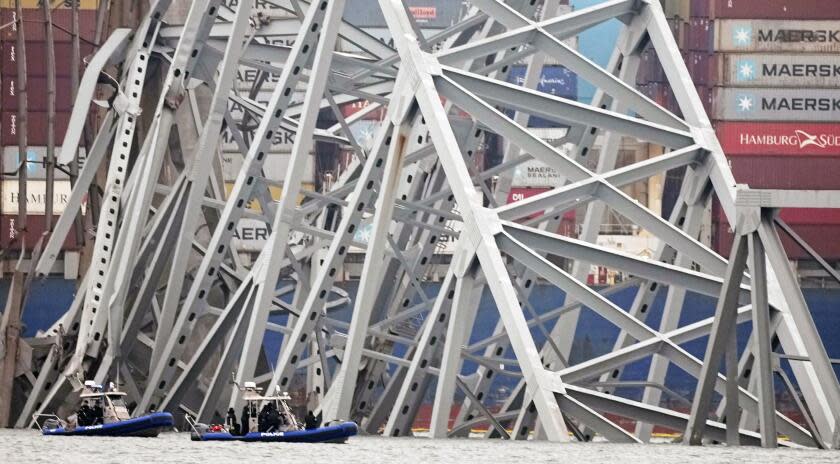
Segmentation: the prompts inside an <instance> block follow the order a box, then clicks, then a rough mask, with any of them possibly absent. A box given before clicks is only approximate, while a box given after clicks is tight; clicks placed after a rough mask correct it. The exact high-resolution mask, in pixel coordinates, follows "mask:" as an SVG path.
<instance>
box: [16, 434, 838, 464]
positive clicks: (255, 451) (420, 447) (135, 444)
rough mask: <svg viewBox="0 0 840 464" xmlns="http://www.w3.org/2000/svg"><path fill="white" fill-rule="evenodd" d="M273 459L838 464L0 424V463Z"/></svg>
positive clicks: (795, 453) (784, 453) (631, 448)
mask: <svg viewBox="0 0 840 464" xmlns="http://www.w3.org/2000/svg"><path fill="white" fill-rule="evenodd" d="M269 461H271V462H274V463H277V464H280V463H282V464H286V463H293V464H309V463H322V462H323V463H335V464H344V463H365V464H371V463H380V462H388V461H390V462H398V463H404V462H410V463H415V462H416V463H425V462H443V463H481V464H496V463H503V462H520V463H525V464H535V463H543V462H545V463H549V462H550V463H575V462H587V463H589V464H600V463H607V464H612V463H618V462H622V463H629V464H644V463H656V464H664V463H678V464H695V463H708V462H713V463H724V462H731V463H738V464H749V463H761V464H769V463H773V464H775V463H808V464H811V463H838V462H840V452H838V451H818V450H791V449H778V450H763V449H758V448H748V447H741V448H727V447H725V446H705V447H702V448H700V447H691V448H689V447H685V446H680V445H675V444H656V445H615V444H609V443H570V444H556V443H547V442H536V441H528V442H511V441H499V440H479V439H464V440H431V439H426V438H382V437H353V438H351V439H350V441H349V442H348V443H346V444H343V445H326V444H283V443H276V444H268V443H218V442H217V443H201V442H192V441H190V436H189V434H186V433H166V434H163V435H161V436H160V437H158V438H87V437H76V438H73V437H43V436H41V435H40V434H39V433H38V432H36V431H22V430H0V462H3V463H23V462H26V463H28V462H49V463H53V464H63V463H130V464H139V463H202V464H203V463H217V462H218V463H222V462H224V463H237V464H254V463H262V462H269Z"/></svg>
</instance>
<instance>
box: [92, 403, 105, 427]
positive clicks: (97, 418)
mask: <svg viewBox="0 0 840 464" xmlns="http://www.w3.org/2000/svg"><path fill="white" fill-rule="evenodd" d="M104 415H105V414H104V411H103V410H102V402H100V401H99V400H96V403H94V404H93V425H98V424H102V423H104Z"/></svg>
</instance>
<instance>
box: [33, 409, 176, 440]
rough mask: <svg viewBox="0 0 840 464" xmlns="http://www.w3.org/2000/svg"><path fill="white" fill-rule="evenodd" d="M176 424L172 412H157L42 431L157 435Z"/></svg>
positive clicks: (85, 434)
mask: <svg viewBox="0 0 840 464" xmlns="http://www.w3.org/2000/svg"><path fill="white" fill-rule="evenodd" d="M174 424H175V422H174V420H173V419H172V414H170V413H168V412H156V413H152V414H147V415H145V416H140V417H135V418H132V419H127V420H124V421H120V422H114V423H111V424H100V425H89V426H78V427H76V428H75V429H73V430H67V429H65V428H64V427H57V428H44V429H43V430H42V433H43V434H44V435H49V436H78V437H156V436H158V434H159V433H160V432H161V430H164V429H167V428H171V427H172V426H173V425H174Z"/></svg>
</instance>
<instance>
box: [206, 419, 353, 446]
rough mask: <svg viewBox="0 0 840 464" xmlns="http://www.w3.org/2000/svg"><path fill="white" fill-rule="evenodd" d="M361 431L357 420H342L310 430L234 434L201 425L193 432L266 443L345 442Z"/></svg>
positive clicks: (213, 437) (209, 437)
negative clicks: (208, 429)
mask: <svg viewBox="0 0 840 464" xmlns="http://www.w3.org/2000/svg"><path fill="white" fill-rule="evenodd" d="M358 433H359V427H358V426H357V425H356V423H355V422H342V423H339V424H335V425H328V426H326V427H319V428H316V429H310V430H306V429H303V430H289V431H286V432H249V433H246V434H245V435H233V434H231V433H230V432H226V431H224V432H210V431H204V430H202V428H201V427H199V428H198V429H197V430H196V431H194V432H193V433H192V436H191V438H192V440H193V441H247V442H266V443H344V442H346V441H347V439H348V438H349V437H352V436H353V435H356V434H358Z"/></svg>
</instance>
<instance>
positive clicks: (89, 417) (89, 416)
mask: <svg viewBox="0 0 840 464" xmlns="http://www.w3.org/2000/svg"><path fill="white" fill-rule="evenodd" d="M76 422H77V423H78V424H79V425H81V426H88V425H93V409H91V407H90V405H89V404H88V402H87V401H83V402H82V406H81V407H80V408H79V410H78V411H77V412H76Z"/></svg>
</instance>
